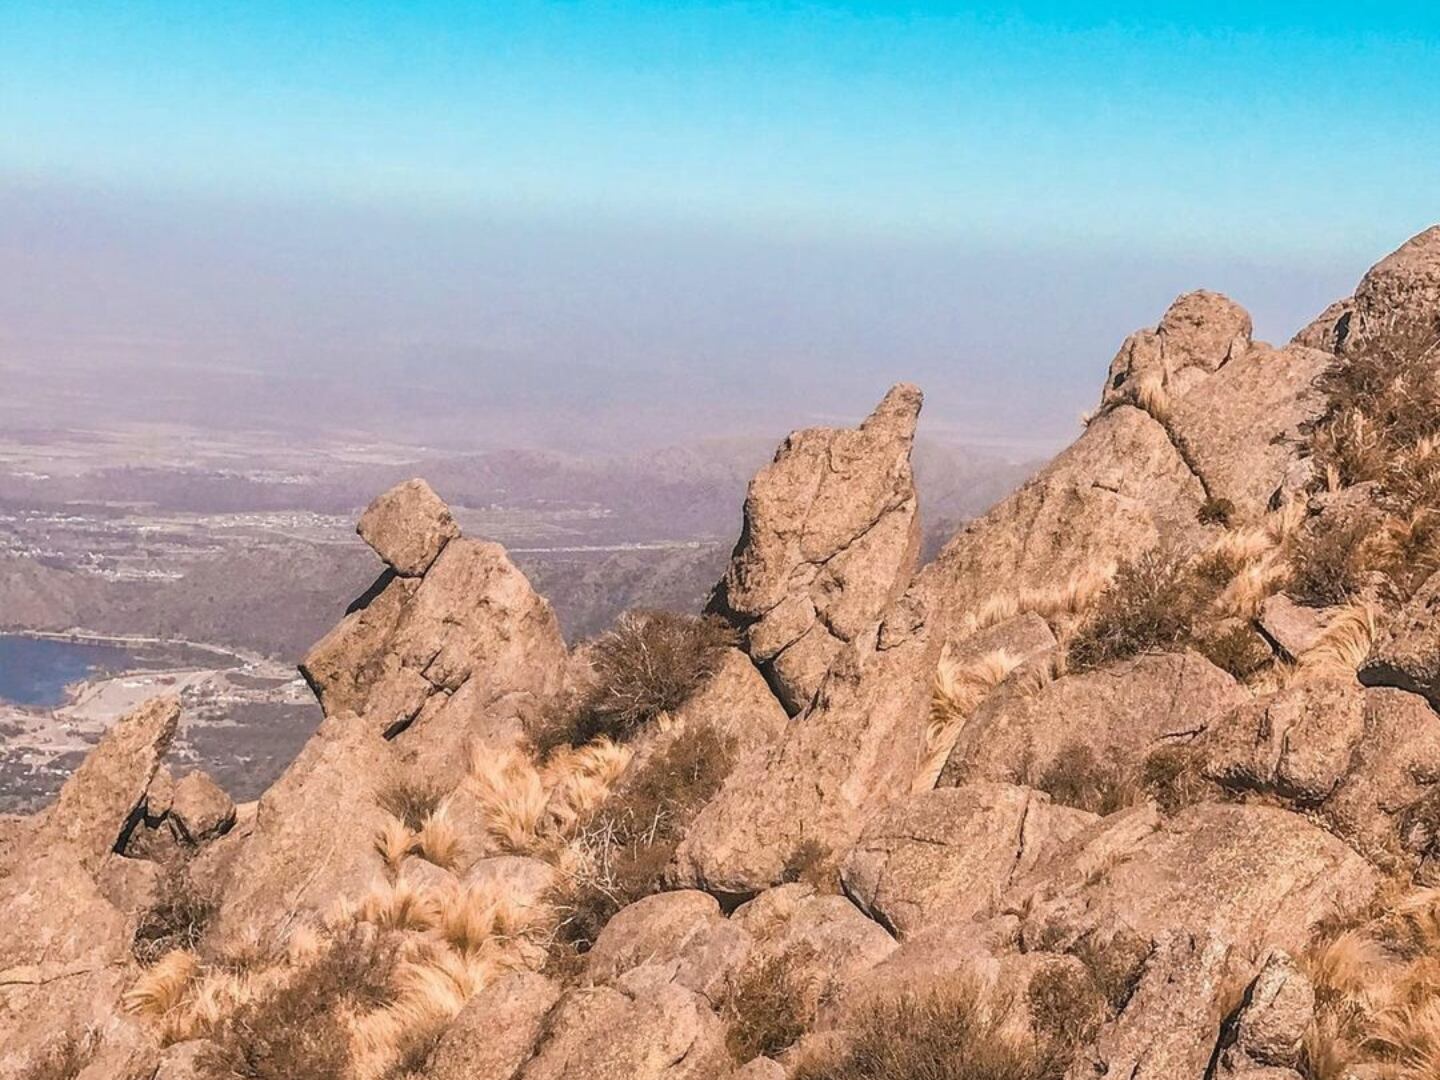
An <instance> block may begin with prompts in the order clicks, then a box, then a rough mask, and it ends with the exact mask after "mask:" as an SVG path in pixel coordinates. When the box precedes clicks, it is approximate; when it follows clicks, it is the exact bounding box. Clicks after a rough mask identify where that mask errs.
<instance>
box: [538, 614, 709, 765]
mask: <svg viewBox="0 0 1440 1080" xmlns="http://www.w3.org/2000/svg"><path fill="white" fill-rule="evenodd" d="M734 643H735V634H734V631H733V630H731V629H730V627H729V626H728V625H727V624H726V623H725V622H723V621H722V620H720V619H718V618H715V617H713V616H704V617H701V618H695V617H694V616H689V615H677V614H675V613H673V612H668V611H632V612H627V613H626V614H625V615H622V616H621V617H620V620H619V621H618V623H617V624H616V626H615V628H614V629H613V630H610V631H608V632H607V633H605V634H602V635H601V636H600V637H598V638H596V639H595V641H594V642H593V643H592V644H591V646H590V662H591V666H592V668H593V669H594V675H595V679H594V684H593V686H592V687H591V689H590V691H589V692H588V693H586V694H584V695H583V696H582V697H581V699H580V700H579V701H578V702H572V703H566V704H563V705H562V706H560V707H559V708H558V709H557V710H556V711H554V712H552V713H551V715H549V716H548V717H546V718H545V719H544V721H543V722H542V723H541V724H540V725H539V727H538V728H537V730H536V731H535V732H534V733H533V741H534V743H535V745H536V749H537V750H538V751H539V752H541V753H542V754H543V753H546V752H548V751H550V750H552V749H553V748H555V747H557V746H564V745H568V746H583V745H585V744H586V743H589V742H592V741H593V740H595V739H598V738H601V737H605V738H609V739H614V740H616V741H618V742H624V741H625V740H627V739H630V738H632V737H633V736H634V735H635V734H636V733H637V732H638V731H639V730H640V729H641V728H643V727H644V726H645V725H646V724H649V723H651V722H652V721H654V720H656V719H657V718H658V717H660V716H661V715H663V714H665V713H669V712H673V711H674V710H676V709H678V708H679V707H680V706H681V705H683V704H685V702H686V701H687V700H688V699H689V698H690V695H691V694H693V693H694V692H695V691H696V690H697V689H699V688H700V686H702V685H703V684H704V683H705V681H706V680H707V679H709V678H710V676H711V675H713V674H714V673H715V671H716V670H717V669H718V668H719V665H720V662H721V660H722V659H723V657H724V651H725V649H726V648H727V647H728V646H731V645H733V644H734Z"/></svg>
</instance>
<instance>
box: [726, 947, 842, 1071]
mask: <svg viewBox="0 0 1440 1080" xmlns="http://www.w3.org/2000/svg"><path fill="white" fill-rule="evenodd" d="M815 959H816V954H815V951H814V950H813V949H811V948H808V947H802V948H796V949H791V950H788V951H786V952H783V953H780V954H779V955H775V956H767V957H764V958H763V959H761V960H760V961H758V962H756V963H752V964H750V965H749V966H747V967H746V968H745V969H744V970H743V971H742V972H741V973H740V975H739V977H738V978H737V979H736V981H735V984H734V985H733V986H732V987H731V989H730V992H729V994H728V996H727V997H726V1000H725V1006H724V1015H725V1018H726V1020H727V1021H728V1023H729V1027H728V1028H727V1029H726V1032H725V1046H726V1048H727V1049H728V1050H729V1051H730V1056H731V1057H732V1058H733V1059H734V1060H735V1062H736V1063H737V1064H741V1065H743V1064H744V1063H745V1062H747V1061H750V1060H751V1059H752V1058H757V1057H760V1056H762V1055H763V1056H765V1057H775V1056H776V1055H778V1054H780V1053H782V1052H784V1051H786V1050H788V1049H790V1047H792V1046H794V1045H795V1044H796V1043H797V1042H799V1041H800V1037H801V1036H802V1035H804V1034H805V1032H806V1031H808V1030H809V1029H810V1027H811V1025H812V1024H813V1023H814V1022H815V1013H816V1009H817V1007H818V1004H819V1000H820V996H821V991H822V988H821V987H819V986H818V982H819V980H818V979H817V978H816V976H815V974H814V963H815Z"/></svg>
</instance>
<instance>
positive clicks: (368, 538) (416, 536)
mask: <svg viewBox="0 0 1440 1080" xmlns="http://www.w3.org/2000/svg"><path fill="white" fill-rule="evenodd" d="M355 531H356V532H357V533H359V534H360V537H361V539H363V540H364V541H365V542H366V543H367V544H369V545H370V546H371V547H372V548H374V549H375V554H377V555H379V556H380V558H382V559H384V560H385V562H386V564H387V565H388V566H389V567H390V568H391V569H392V570H394V571H395V572H396V573H397V574H400V575H401V576H402V577H419V576H420V575H421V574H423V573H425V571H426V570H429V569H430V564H431V563H433V562H434V561H435V560H436V558H437V557H438V556H439V555H440V552H441V551H443V550H444V549H445V545H446V544H448V543H449V542H450V541H451V540H454V539H455V538H456V537H457V536H459V535H460V526H458V525H456V524H455V519H454V517H452V516H451V514H450V508H449V507H448V506H446V505H445V504H444V502H442V501H441V499H440V496H438V495H436V494H435V492H434V491H433V490H431V488H430V485H429V484H427V483H426V482H425V481H424V480H418V479H417V480H407V481H405V482H404V483H403V484H397V485H395V486H394V487H393V488H391V489H390V490H389V491H387V492H385V494H383V495H381V496H379V497H378V498H377V499H376V500H375V501H374V502H372V503H371V504H370V505H369V506H368V507H367V508H366V510H365V513H363V514H362V515H360V521H359V523H358V524H357V525H356V526H355Z"/></svg>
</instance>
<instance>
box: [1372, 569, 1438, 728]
mask: <svg viewBox="0 0 1440 1080" xmlns="http://www.w3.org/2000/svg"><path fill="white" fill-rule="evenodd" d="M1360 681H1361V682H1362V683H1364V684H1365V685H1366V686H1394V687H1397V688H1399V689H1401V690H1408V691H1410V692H1411V693H1412V694H1422V695H1424V697H1425V699H1426V700H1427V701H1429V702H1430V704H1431V705H1432V706H1434V707H1435V708H1437V709H1440V573H1436V574H1432V575H1431V576H1430V577H1429V578H1427V579H1426V581H1425V583H1424V584H1423V585H1422V586H1420V588H1419V589H1418V590H1417V591H1416V593H1415V595H1414V596H1412V597H1411V598H1410V600H1409V601H1408V602H1407V603H1406V604H1405V605H1404V606H1403V607H1402V608H1401V609H1400V610H1399V611H1397V612H1395V613H1394V614H1392V615H1390V616H1389V617H1388V618H1387V619H1386V620H1385V621H1384V622H1383V623H1382V624H1381V626H1380V632H1379V634H1378V635H1377V638H1376V641H1375V644H1374V646H1373V647H1372V648H1371V651H1370V656H1369V658H1368V659H1367V660H1366V662H1365V664H1364V666H1363V667H1361V669H1360Z"/></svg>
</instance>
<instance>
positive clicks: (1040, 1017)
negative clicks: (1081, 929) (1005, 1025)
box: [1025, 964, 1110, 1047]
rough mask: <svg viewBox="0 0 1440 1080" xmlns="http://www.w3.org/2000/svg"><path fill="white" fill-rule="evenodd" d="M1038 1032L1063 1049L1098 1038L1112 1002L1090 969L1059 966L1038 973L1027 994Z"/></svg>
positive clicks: (1031, 1015)
mask: <svg viewBox="0 0 1440 1080" xmlns="http://www.w3.org/2000/svg"><path fill="white" fill-rule="evenodd" d="M1025 996H1026V1001H1027V1003H1028V1004H1029V1006H1030V1017H1031V1019H1032V1020H1033V1021H1034V1023H1035V1030H1036V1031H1037V1032H1039V1033H1040V1034H1041V1035H1043V1036H1046V1037H1048V1038H1051V1039H1053V1040H1055V1041H1057V1042H1058V1043H1060V1044H1061V1045H1063V1046H1072V1047H1079V1046H1084V1045H1086V1044H1087V1043H1089V1042H1090V1041H1091V1040H1092V1039H1094V1038H1095V1033H1096V1032H1097V1031H1098V1030H1099V1028H1100V1024H1101V1023H1102V1022H1103V1021H1104V1020H1105V1018H1106V1013H1107V1011H1108V1009H1109V1004H1110V1003H1109V1002H1108V1001H1107V1000H1106V998H1105V995H1104V994H1103V992H1102V991H1101V990H1100V988H1099V987H1098V986H1097V985H1096V983H1095V978H1094V976H1093V975H1091V974H1090V971H1089V969H1088V968H1087V969H1084V970H1081V971H1077V970H1076V969H1075V968H1074V967H1073V966H1072V965H1069V964H1055V965H1054V966H1052V967H1048V968H1045V969H1044V970H1043V971H1040V972H1038V973H1036V975H1035V977H1034V978H1033V979H1031V980H1030V988H1029V990H1028V991H1027V992H1026V995H1025Z"/></svg>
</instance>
